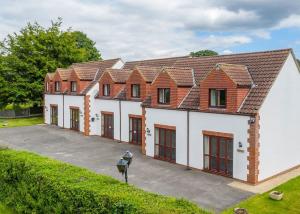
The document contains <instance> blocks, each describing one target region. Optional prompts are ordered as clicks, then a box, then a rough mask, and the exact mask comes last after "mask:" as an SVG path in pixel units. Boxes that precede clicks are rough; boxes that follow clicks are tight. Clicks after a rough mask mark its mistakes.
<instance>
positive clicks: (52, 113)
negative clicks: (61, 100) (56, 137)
mask: <svg viewBox="0 0 300 214" xmlns="http://www.w3.org/2000/svg"><path fill="white" fill-rule="evenodd" d="M50 117H51V124H52V125H56V126H57V125H58V108H57V106H50Z"/></svg>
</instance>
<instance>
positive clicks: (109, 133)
mask: <svg viewBox="0 0 300 214" xmlns="http://www.w3.org/2000/svg"><path fill="white" fill-rule="evenodd" d="M101 123H102V127H101V132H102V133H101V135H102V137H106V138H110V139H113V138H114V115H113V114H112V113H102V119H101Z"/></svg>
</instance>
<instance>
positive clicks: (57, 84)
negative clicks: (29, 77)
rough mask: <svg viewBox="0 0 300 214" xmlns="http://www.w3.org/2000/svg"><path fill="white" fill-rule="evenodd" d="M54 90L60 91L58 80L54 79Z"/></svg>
mask: <svg viewBox="0 0 300 214" xmlns="http://www.w3.org/2000/svg"><path fill="white" fill-rule="evenodd" d="M55 91H56V92H59V91H60V82H59V81H56V82H55Z"/></svg>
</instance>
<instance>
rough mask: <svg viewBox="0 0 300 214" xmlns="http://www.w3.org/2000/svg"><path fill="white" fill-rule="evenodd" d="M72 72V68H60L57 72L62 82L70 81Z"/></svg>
mask: <svg viewBox="0 0 300 214" xmlns="http://www.w3.org/2000/svg"><path fill="white" fill-rule="evenodd" d="M72 70H73V69H71V68H58V69H57V72H58V73H59V75H60V77H61V79H62V80H68V79H69V77H70V74H71V72H72Z"/></svg>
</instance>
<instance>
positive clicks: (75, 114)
mask: <svg viewBox="0 0 300 214" xmlns="http://www.w3.org/2000/svg"><path fill="white" fill-rule="evenodd" d="M70 129H72V130H75V131H79V109H75V108H71V109H70Z"/></svg>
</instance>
